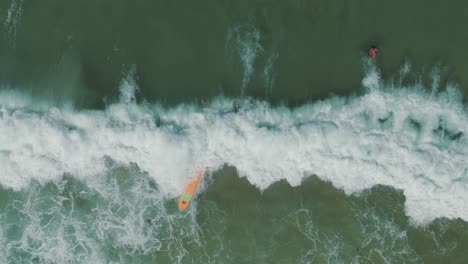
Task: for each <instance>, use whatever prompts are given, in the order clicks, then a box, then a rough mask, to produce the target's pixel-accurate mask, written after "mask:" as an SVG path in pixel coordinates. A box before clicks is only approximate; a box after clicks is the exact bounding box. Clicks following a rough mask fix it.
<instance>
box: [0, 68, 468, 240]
mask: <svg viewBox="0 0 468 264" xmlns="http://www.w3.org/2000/svg"><path fill="white" fill-rule="evenodd" d="M378 76H379V75H378V73H375V72H369V74H367V76H366V79H365V81H363V83H365V84H369V85H370V88H369V89H368V92H367V93H366V94H364V95H363V96H360V97H355V98H331V99H328V100H324V101H320V102H315V103H310V104H306V105H304V106H302V107H299V108H296V109H288V108H285V107H277V108H272V107H271V106H270V105H268V104H267V103H265V102H261V101H255V100H250V99H243V100H236V101H234V100H230V99H224V98H218V99H216V100H213V102H212V103H211V105H209V106H207V107H206V108H203V109H201V108H199V107H197V106H194V105H180V106H178V107H174V108H170V109H164V108H162V107H160V106H158V105H153V106H151V105H137V104H135V103H134V100H133V99H132V100H126V99H122V101H123V102H121V103H116V104H113V105H110V106H108V107H107V108H106V109H105V110H104V111H74V110H71V109H59V108H56V107H49V109H48V110H46V111H44V110H31V109H34V107H33V106H30V107H27V106H24V105H23V106H22V107H16V106H14V105H13V106H11V105H10V106H7V105H3V104H2V105H1V106H0V134H1V135H2V137H1V138H0V167H1V168H2V173H1V174H0V184H1V185H2V186H4V187H7V188H12V189H15V190H19V189H22V188H27V187H28V186H29V185H30V182H31V181H32V180H34V181H38V182H39V183H46V182H48V181H58V180H60V179H61V178H62V177H63V175H64V174H71V175H73V176H74V177H77V178H80V179H89V178H91V177H94V176H98V177H100V175H105V174H106V172H107V171H108V170H109V168H110V167H112V166H113V165H112V166H111V165H110V164H120V165H123V166H130V165H131V164H136V165H137V166H138V168H139V169H140V170H141V171H142V172H145V173H147V174H148V175H149V176H151V177H153V178H154V180H155V181H156V183H157V184H158V185H159V186H160V191H161V193H162V194H163V195H165V196H168V197H175V196H177V195H178V194H179V193H180V191H182V190H181V189H182V187H183V186H184V183H185V182H186V180H187V178H188V177H189V175H190V173H191V170H192V169H193V168H194V167H195V166H196V165H197V164H199V163H201V162H203V164H204V165H205V166H207V167H208V169H211V170H216V169H219V168H221V167H222V166H223V165H225V164H228V165H232V166H235V167H236V168H237V169H238V171H239V173H240V175H241V176H246V177H247V179H248V180H249V181H250V182H251V183H252V184H254V185H256V186H258V187H259V188H260V189H265V188H267V187H268V186H269V185H270V184H272V183H273V182H275V181H278V180H281V179H286V180H287V181H288V182H289V183H290V184H292V185H299V184H301V182H302V180H303V178H304V177H305V176H309V175H312V174H316V175H318V177H320V178H321V179H323V180H325V181H330V182H332V183H333V185H334V186H336V187H337V188H341V189H343V190H344V191H345V192H346V193H347V194H351V193H355V192H360V191H362V190H364V189H366V188H370V187H372V186H375V185H378V184H384V185H389V186H392V187H394V188H397V189H401V190H403V192H404V195H405V196H406V204H405V205H406V211H407V214H408V215H409V216H410V217H411V219H412V220H414V222H415V223H419V224H424V223H428V222H429V221H431V220H433V219H435V218H437V217H447V218H457V217H460V218H462V219H464V220H468V195H467V194H468V164H467V156H468V140H467V137H466V135H467V134H468V117H467V111H466V109H465V108H464V106H463V104H462V103H461V101H460V98H459V97H457V93H456V90H455V89H452V88H448V89H447V91H446V92H440V93H438V94H437V95H436V96H434V97H432V98H431V96H430V94H428V93H425V92H422V91H420V90H415V89H389V90H387V89H386V88H385V87H382V82H381V81H380V79H379V77H378ZM129 83H131V82H129ZM124 90H125V89H124ZM123 98H133V97H131V96H130V97H127V96H123ZM0 101H1V100H0ZM235 104H237V105H239V104H240V105H239V107H240V108H238V109H237V108H236V107H233V105H235ZM128 239H130V238H128Z"/></svg>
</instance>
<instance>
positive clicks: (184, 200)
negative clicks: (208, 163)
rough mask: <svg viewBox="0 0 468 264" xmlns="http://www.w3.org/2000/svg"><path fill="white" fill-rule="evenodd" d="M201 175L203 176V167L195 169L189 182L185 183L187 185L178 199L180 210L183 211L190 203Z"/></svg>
mask: <svg viewBox="0 0 468 264" xmlns="http://www.w3.org/2000/svg"><path fill="white" fill-rule="evenodd" d="M202 177H203V169H202V168H198V169H196V171H195V173H194V174H193V175H192V178H191V179H190V181H189V183H188V184H187V186H185V191H184V193H183V194H182V195H181V196H180V199H179V210H180V211H184V210H185V209H187V207H188V206H189V205H190V202H191V201H192V200H193V198H194V197H195V194H196V193H197V189H198V185H199V184H200V182H201V179H202Z"/></svg>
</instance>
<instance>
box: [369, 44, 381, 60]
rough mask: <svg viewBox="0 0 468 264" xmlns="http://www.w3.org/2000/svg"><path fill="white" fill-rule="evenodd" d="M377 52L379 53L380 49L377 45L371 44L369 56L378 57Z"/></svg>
mask: <svg viewBox="0 0 468 264" xmlns="http://www.w3.org/2000/svg"><path fill="white" fill-rule="evenodd" d="M377 53H379V49H378V48H377V47H376V46H371V47H370V49H369V56H371V57H372V58H373V59H375V57H377Z"/></svg>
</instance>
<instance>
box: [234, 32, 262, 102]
mask: <svg viewBox="0 0 468 264" xmlns="http://www.w3.org/2000/svg"><path fill="white" fill-rule="evenodd" d="M260 40H261V35H260V31H259V30H258V29H257V28H255V27H254V26H253V25H250V24H246V25H243V26H237V27H234V28H233V30H231V31H230V32H229V34H228V43H230V42H234V43H233V44H234V45H235V48H236V49H237V52H238V53H239V56H240V59H241V62H242V66H243V68H244V73H243V77H242V84H241V96H243V95H244V93H245V89H246V88H247V85H248V84H249V82H250V79H251V78H252V75H253V73H254V63H255V60H256V58H257V56H258V54H259V53H260V52H262V51H263V47H262V45H261V44H260Z"/></svg>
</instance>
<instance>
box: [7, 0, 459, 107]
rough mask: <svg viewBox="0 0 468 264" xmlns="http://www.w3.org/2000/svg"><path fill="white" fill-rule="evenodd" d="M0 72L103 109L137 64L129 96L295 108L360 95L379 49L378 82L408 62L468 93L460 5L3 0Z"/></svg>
mask: <svg viewBox="0 0 468 264" xmlns="http://www.w3.org/2000/svg"><path fill="white" fill-rule="evenodd" d="M0 16H1V17H2V18H3V19H2V21H3V26H2V27H0V80H2V83H3V86H4V87H5V86H10V87H14V88H15V89H22V90H25V91H28V92H30V93H32V94H33V95H34V96H36V95H37V96H45V97H48V98H52V100H58V101H63V100H71V101H73V102H74V104H75V105H76V106H79V107H87V108H89V107H90V108H96V107H97V108H101V107H102V106H103V104H105V103H106V102H112V101H115V99H116V98H117V97H118V86H119V83H120V81H121V79H122V76H123V75H124V74H125V72H127V71H128V70H129V69H133V68H134V69H135V73H136V81H137V83H138V85H139V87H140V90H139V92H138V94H137V97H138V98H139V99H140V100H142V99H145V100H148V101H150V102H154V101H157V102H161V103H165V104H177V103H179V102H186V101H194V100H195V101H197V100H196V99H199V100H201V99H204V100H206V99H208V98H211V97H213V96H217V95H220V94H223V95H225V96H228V97H238V96H241V95H247V96H253V97H256V98H259V99H262V100H267V101H270V102H272V103H278V102H281V103H286V104H293V105H296V104H302V103H304V102H307V101H311V100H312V101H313V100H315V99H317V98H325V97H328V96H330V95H349V94H360V93H362V92H363V90H362V88H361V84H360V82H361V79H362V77H363V66H362V58H363V57H365V53H366V50H367V48H368V46H369V45H370V44H372V43H374V44H376V45H378V46H379V47H380V48H381V54H380V56H379V58H378V64H379V65H380V67H381V70H382V77H383V79H384V80H389V79H391V77H392V76H394V75H396V74H397V73H398V71H399V69H400V67H401V66H402V65H403V64H404V62H405V60H407V61H409V62H410V63H411V64H412V65H413V70H414V76H413V79H418V78H419V77H422V78H423V79H427V82H429V80H428V79H429V78H428V77H429V76H430V75H431V72H432V71H433V68H434V67H438V69H439V72H440V73H441V76H442V83H443V82H444V81H447V80H449V81H455V82H457V83H458V84H460V87H461V90H462V91H464V92H463V93H464V94H466V91H467V90H466V89H467V88H466V87H468V82H467V79H466V78H467V77H466V76H467V75H466V74H465V73H466V72H467V71H468V63H467V61H468V58H467V54H468V53H466V52H464V51H463V50H464V49H465V47H466V46H467V45H468V33H467V31H466V30H465V29H464V25H466V22H467V21H466V20H467V17H468V4H467V3H465V2H464V1H448V2H440V1H422V0H418V1H412V2H407V1H392V2H382V1H377V2H376V1H368V0H366V1H359V2H355V3H350V2H348V1H304V0H300V1H214V0H211V1H204V2H202V3H199V2H192V1H150V2H145V1H99V2H95V1H79V2H72V3H71V2H63V1H57V0H46V1H41V2H34V1H20V0H14V1H3V2H2V3H0Z"/></svg>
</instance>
